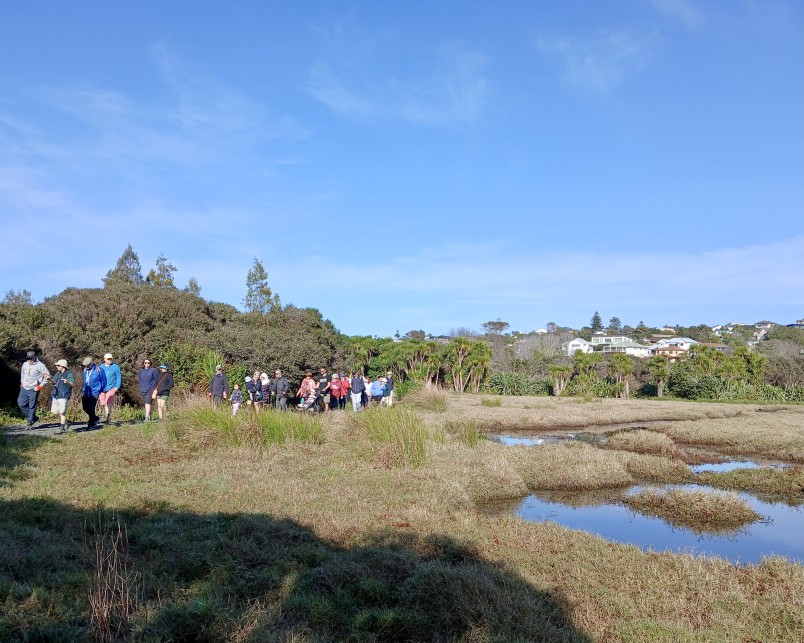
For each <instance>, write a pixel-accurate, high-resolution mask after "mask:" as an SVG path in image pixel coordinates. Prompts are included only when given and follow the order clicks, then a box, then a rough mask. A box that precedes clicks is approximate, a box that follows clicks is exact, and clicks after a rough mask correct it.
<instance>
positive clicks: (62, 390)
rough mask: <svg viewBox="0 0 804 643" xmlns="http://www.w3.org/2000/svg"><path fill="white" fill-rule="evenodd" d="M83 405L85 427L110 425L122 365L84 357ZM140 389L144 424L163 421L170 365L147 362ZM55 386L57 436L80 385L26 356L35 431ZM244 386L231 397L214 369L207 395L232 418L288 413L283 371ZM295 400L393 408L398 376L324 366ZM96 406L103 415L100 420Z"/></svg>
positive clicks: (64, 365)
mask: <svg viewBox="0 0 804 643" xmlns="http://www.w3.org/2000/svg"><path fill="white" fill-rule="evenodd" d="M82 366H83V371H82V378H83V379H82V385H81V404H82V408H83V410H84V412H85V413H86V414H87V418H88V420H87V428H88V429H93V428H97V426H98V425H99V424H100V423H101V421H102V420H103V421H105V423H106V424H110V423H111V421H112V411H113V409H114V406H115V400H116V398H117V393H118V391H119V390H120V387H121V386H122V384H123V375H122V372H121V370H120V366H119V365H118V364H116V363H115V361H114V356H113V355H112V354H111V353H106V354H105V355H104V356H103V361H102V362H101V363H100V364H96V362H95V359H94V358H93V357H85V358H84V359H83V361H82ZM137 378H138V384H139V390H140V395H141V396H142V402H143V404H144V405H145V421H146V422H150V421H151V413H152V411H153V406H154V404H156V411H157V414H158V417H159V420H163V419H164V418H165V416H166V404H167V400H168V398H169V396H170V391H171V390H172V389H173V387H174V385H175V383H174V381H173V375H172V373H171V372H170V369H169V368H168V365H167V364H164V363H163V364H160V365H159V366H158V367H155V366H154V365H153V362H152V361H151V360H150V359H147V358H146V359H144V360H143V362H142V366H141V367H140V369H139V370H138V372H137ZM47 384H52V386H53V389H52V393H51V412H52V413H54V414H57V415H58V416H59V424H60V427H59V430H58V431H56V434H57V435H58V434H62V433H64V432H66V431H67V427H68V422H67V406H68V403H69V401H70V398H71V397H72V395H73V389H74V388H75V386H76V379H75V376H74V375H73V373H72V372H71V371H70V368H69V364H68V362H67V360H66V359H59V360H58V361H56V373H55V374H54V375H52V376H51V374H50V371H49V370H48V368H47V366H45V365H44V364H43V363H42V362H41V361H40V360H39V358H38V357H37V355H36V352H35V351H28V352H27V354H26V359H25V361H24V362H23V363H22V364H21V366H20V393H19V397H18V398H17V404H18V406H19V408H20V411H22V413H23V415H24V416H25V419H26V428H27V429H31V428H33V426H34V424H36V422H38V421H39V418H38V417H37V415H36V407H37V403H38V401H39V393H40V391H41V390H42V389H43V388H44V386H45V385H47ZM244 387H245V388H241V386H240V383H239V382H235V384H234V385H233V387H232V390H231V392H230V391H229V381H228V378H227V377H226V373H224V372H223V367H222V366H221V365H217V366H216V367H215V375H214V376H213V377H212V379H211V381H210V383H209V388H208V391H207V395H208V397H209V398H210V400H211V401H212V404H213V405H214V406H215V407H218V406H220V404H221V403H222V402H223V401H226V400H228V401H230V402H231V404H232V415H237V413H238V411H239V409H240V407H241V405H242V404H243V403H246V404H247V405H249V406H251V407H252V408H254V410H257V411H258V410H260V409H261V408H268V407H272V408H275V409H277V410H280V411H284V410H287V408H288V397H289V396H290V392H291V386H290V382H289V381H288V379H287V378H286V377H285V376H284V375H283V374H282V371H281V370H280V369H276V370H275V371H274V377H273V378H270V377H269V376H268V374H267V373H261V372H260V371H254V373H253V375H252V376H247V377H246V378H245V382H244ZM295 397H296V398H298V399H299V400H300V403H299V405H298V406H299V408H301V409H304V410H311V411H313V410H323V411H329V410H343V409H345V408H346V406H347V400H348V401H351V404H352V409H353V410H355V411H360V410H361V409H364V408H366V407H368V406H369V405H377V406H379V405H386V406H391V405H393V403H394V377H393V374H392V373H391V371H388V372H387V373H386V375H385V376H384V377H383V376H382V375H378V376H377V377H376V379H375V380H372V379H371V378H369V377H366V376H364V375H363V374H362V373H361V372H360V371H355V372H354V373H352V374H351V375H345V374H344V373H332V374H330V373H328V372H327V369H326V368H325V367H321V368H320V369H319V371H318V374H317V375H316V376H315V377H314V376H313V371H312V370H308V371H307V372H306V373H305V377H304V379H303V380H302V382H301V385H300V386H299V388H298V390H297V391H296V395H295ZM98 404H100V407H101V415H100V416H99V415H98Z"/></svg>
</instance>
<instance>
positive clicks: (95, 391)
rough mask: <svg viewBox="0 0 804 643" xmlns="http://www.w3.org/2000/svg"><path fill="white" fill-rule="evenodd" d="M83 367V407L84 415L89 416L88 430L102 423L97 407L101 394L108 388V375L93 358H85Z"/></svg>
mask: <svg viewBox="0 0 804 643" xmlns="http://www.w3.org/2000/svg"><path fill="white" fill-rule="evenodd" d="M83 365H84V371H83V378H84V384H83V386H82V387H81V405H82V406H83V408H84V413H86V414H87V415H88V416H89V421H88V422H87V428H88V429H94V428H95V427H96V426H98V422H100V418H99V417H98V414H97V413H96V412H95V407H96V406H97V404H98V398H99V397H100V394H101V393H102V392H103V389H104V388H106V375H105V373H104V371H103V369H102V368H101V367H100V366H98V365H97V364H96V363H95V360H94V359H92V358H91V357H85V358H84V361H83Z"/></svg>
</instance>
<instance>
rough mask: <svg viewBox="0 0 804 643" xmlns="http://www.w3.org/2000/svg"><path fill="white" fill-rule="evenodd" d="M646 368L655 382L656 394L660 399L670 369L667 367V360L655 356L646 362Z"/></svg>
mask: <svg viewBox="0 0 804 643" xmlns="http://www.w3.org/2000/svg"><path fill="white" fill-rule="evenodd" d="M647 367H648V372H649V373H650V374H651V376H652V377H653V379H654V380H656V394H657V395H658V396H659V397H662V396H663V395H664V385H665V384H666V383H667V379H668V378H669V377H670V367H669V366H668V365H667V360H666V359H665V358H664V357H662V356H661V355H657V356H656V357H652V358H651V359H649V360H648V363H647Z"/></svg>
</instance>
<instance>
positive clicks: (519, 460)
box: [506, 442, 635, 490]
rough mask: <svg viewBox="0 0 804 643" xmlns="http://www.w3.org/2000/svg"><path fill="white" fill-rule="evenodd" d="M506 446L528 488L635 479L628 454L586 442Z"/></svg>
mask: <svg viewBox="0 0 804 643" xmlns="http://www.w3.org/2000/svg"><path fill="white" fill-rule="evenodd" d="M506 448H507V449H509V450H510V451H509V453H511V456H510V457H511V460H512V461H513V462H514V463H515V465H516V468H517V470H518V471H519V473H520V474H521V475H522V478H523V479H524V480H525V483H526V484H527V485H528V488H530V489H534V490H538V489H545V490H590V489H610V488H614V487H626V486H629V485H632V484H634V482H635V480H634V477H633V476H632V475H631V474H630V473H629V472H628V469H627V468H626V463H627V458H623V457H622V456H621V455H619V454H617V453H616V452H611V451H606V450H604V449H598V448H597V447H593V446H589V445H587V444H582V443H578V442H565V443H563V444H549V445H545V446H541V447H539V448H536V449H534V448H532V447H506Z"/></svg>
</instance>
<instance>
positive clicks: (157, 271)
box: [145, 253, 197, 288]
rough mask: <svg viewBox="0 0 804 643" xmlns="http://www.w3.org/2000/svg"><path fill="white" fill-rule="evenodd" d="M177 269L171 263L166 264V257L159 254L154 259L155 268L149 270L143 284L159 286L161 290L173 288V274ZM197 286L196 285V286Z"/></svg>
mask: <svg viewBox="0 0 804 643" xmlns="http://www.w3.org/2000/svg"><path fill="white" fill-rule="evenodd" d="M176 270H177V268H176V266H174V265H173V264H172V263H168V260H167V257H166V256H165V255H164V254H163V253H160V254H159V256H158V257H157V258H156V267H155V268H151V271H150V272H149V273H148V276H147V277H146V278H145V282H146V283H148V284H150V285H151V286H159V287H161V288H175V287H176V286H175V284H174V283H173V273H174V272H176ZM196 285H197V284H196Z"/></svg>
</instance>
